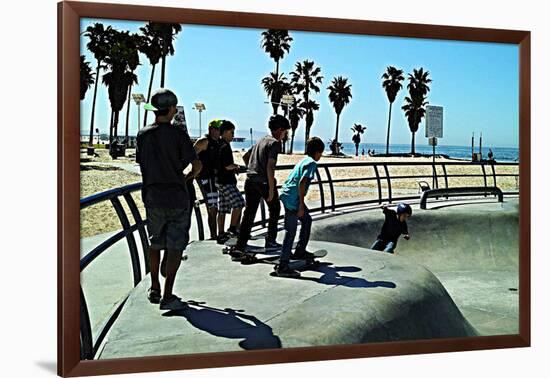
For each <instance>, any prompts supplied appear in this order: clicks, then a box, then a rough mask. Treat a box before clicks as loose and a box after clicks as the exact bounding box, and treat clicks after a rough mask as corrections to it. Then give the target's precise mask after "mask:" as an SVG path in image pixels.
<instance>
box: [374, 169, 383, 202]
mask: <svg viewBox="0 0 550 378" xmlns="http://www.w3.org/2000/svg"><path fill="white" fill-rule="evenodd" d="M372 167H373V168H374V174H375V175H376V183H377V185H378V203H382V184H381V183H380V173H379V172H378V166H377V165H373V166H372Z"/></svg>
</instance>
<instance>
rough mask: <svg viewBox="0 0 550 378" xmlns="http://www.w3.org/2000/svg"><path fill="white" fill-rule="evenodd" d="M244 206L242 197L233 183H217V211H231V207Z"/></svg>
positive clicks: (225, 212)
mask: <svg viewBox="0 0 550 378" xmlns="http://www.w3.org/2000/svg"><path fill="white" fill-rule="evenodd" d="M241 207H244V198H243V196H242V194H241V193H240V192H239V189H237V186H236V185H234V184H228V185H224V184H218V211H219V212H220V213H223V214H229V213H231V209H238V208H241Z"/></svg>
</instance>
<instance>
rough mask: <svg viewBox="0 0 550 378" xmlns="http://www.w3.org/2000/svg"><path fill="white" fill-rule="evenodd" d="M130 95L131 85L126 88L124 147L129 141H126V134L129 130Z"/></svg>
mask: <svg viewBox="0 0 550 378" xmlns="http://www.w3.org/2000/svg"><path fill="white" fill-rule="evenodd" d="M131 93H132V84H130V86H128V104H127V107H126V130H125V132H124V140H125V144H126V146H128V144H129V142H130V140H129V139H128V132H129V129H130V97H131Z"/></svg>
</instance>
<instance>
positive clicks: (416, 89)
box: [407, 67, 432, 99]
mask: <svg viewBox="0 0 550 378" xmlns="http://www.w3.org/2000/svg"><path fill="white" fill-rule="evenodd" d="M429 75H430V72H428V71H424V68H422V67H420V69H418V70H417V69H416V68H415V69H413V74H412V75H411V74H409V76H408V80H409V84H407V89H408V90H409V93H410V94H411V96H413V97H415V96H416V97H418V98H419V99H420V98H421V97H422V96H426V95H427V94H428V92H429V91H430V87H429V85H428V84H430V83H431V82H432V80H431V79H429V78H428V76H429Z"/></svg>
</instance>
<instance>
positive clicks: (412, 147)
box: [411, 131, 415, 155]
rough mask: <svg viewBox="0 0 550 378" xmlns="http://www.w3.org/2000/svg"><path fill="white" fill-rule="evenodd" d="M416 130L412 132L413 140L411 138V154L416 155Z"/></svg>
mask: <svg viewBox="0 0 550 378" xmlns="http://www.w3.org/2000/svg"><path fill="white" fill-rule="evenodd" d="M414 134H415V133H414V131H413V132H412V140H411V155H414V154H415V149H414Z"/></svg>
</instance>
